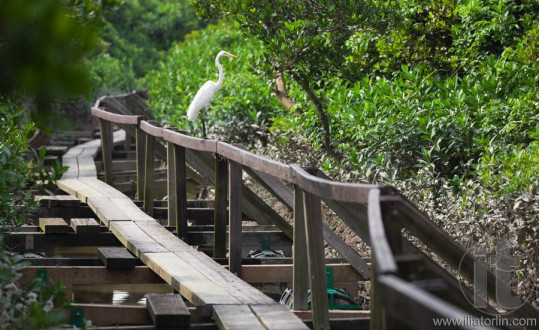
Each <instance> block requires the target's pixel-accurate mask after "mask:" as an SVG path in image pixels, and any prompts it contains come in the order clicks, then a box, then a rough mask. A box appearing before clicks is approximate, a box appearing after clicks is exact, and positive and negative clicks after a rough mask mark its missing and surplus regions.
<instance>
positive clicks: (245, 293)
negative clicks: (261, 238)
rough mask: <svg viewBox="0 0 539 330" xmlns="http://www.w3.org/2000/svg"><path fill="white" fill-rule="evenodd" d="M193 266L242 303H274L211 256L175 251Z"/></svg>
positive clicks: (192, 251)
mask: <svg viewBox="0 0 539 330" xmlns="http://www.w3.org/2000/svg"><path fill="white" fill-rule="evenodd" d="M176 254H177V255H178V256H179V257H181V258H182V259H183V260H185V261H186V262H187V263H188V264H189V265H191V266H192V267H193V268H195V269H197V270H199V271H200V272H201V273H203V274H204V276H206V277H207V278H208V279H209V280H211V281H212V282H213V283H215V284H217V285H218V286H219V287H221V288H223V289H224V290H225V291H227V292H228V293H230V294H231V295H232V296H234V298H236V299H238V301H240V302H241V303H243V304H263V305H265V304H270V305H271V304H276V302H275V301H274V300H273V299H271V298H270V297H268V296H266V295H264V294H263V293H262V292H260V291H259V290H257V289H255V288H253V287H252V286H250V285H249V284H247V283H246V282H245V281H243V280H242V279H240V278H238V277H236V276H235V275H234V274H232V273H231V272H229V271H227V270H226V269H224V268H223V267H222V266H221V265H219V264H217V263H216V262H215V261H214V260H213V259H212V258H210V257H208V256H207V255H206V254H205V253H202V252H200V251H194V250H192V249H191V250H189V251H184V252H178V253H176Z"/></svg>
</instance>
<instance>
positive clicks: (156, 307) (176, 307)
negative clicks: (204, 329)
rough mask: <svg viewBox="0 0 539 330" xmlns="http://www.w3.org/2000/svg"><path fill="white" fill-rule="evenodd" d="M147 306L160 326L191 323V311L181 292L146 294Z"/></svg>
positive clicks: (177, 325)
mask: <svg viewBox="0 0 539 330" xmlns="http://www.w3.org/2000/svg"><path fill="white" fill-rule="evenodd" d="M146 307H147V308H148V311H149V312H150V316H151V317H152V320H153V323H154V324H155V325H156V326H158V327H161V326H168V327H185V326H189V325H190V324H191V312H190V311H189V309H188V308H187V306H186V305H185V302H184V301H183V299H182V297H181V296H180V295H179V294H155V293H149V294H147V295H146Z"/></svg>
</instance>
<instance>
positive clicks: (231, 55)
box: [225, 52, 237, 58]
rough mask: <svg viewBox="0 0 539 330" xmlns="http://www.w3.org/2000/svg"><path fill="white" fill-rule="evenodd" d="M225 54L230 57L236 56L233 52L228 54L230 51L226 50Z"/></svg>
mask: <svg viewBox="0 0 539 330" xmlns="http://www.w3.org/2000/svg"><path fill="white" fill-rule="evenodd" d="M225 55H226V56H230V57H234V58H237V56H236V55H234V54H230V53H227V52H225Z"/></svg>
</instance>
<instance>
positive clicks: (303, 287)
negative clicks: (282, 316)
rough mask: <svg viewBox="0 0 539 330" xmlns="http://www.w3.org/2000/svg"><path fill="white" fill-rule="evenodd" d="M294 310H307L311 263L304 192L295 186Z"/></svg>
mask: <svg viewBox="0 0 539 330" xmlns="http://www.w3.org/2000/svg"><path fill="white" fill-rule="evenodd" d="M293 203H294V204H293V205H294V206H293V208H294V239H293V242H294V253H293V258H294V278H293V286H292V288H293V292H294V298H293V299H294V309H295V310H307V308H308V304H307V290H308V289H309V268H308V267H309V263H308V260H307V242H306V232H305V213H304V210H303V190H302V189H301V188H300V187H299V186H296V185H294V202H293Z"/></svg>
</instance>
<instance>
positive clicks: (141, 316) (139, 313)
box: [70, 303, 152, 329]
mask: <svg viewBox="0 0 539 330" xmlns="http://www.w3.org/2000/svg"><path fill="white" fill-rule="evenodd" d="M70 306H71V307H80V308H82V310H83V312H84V318H85V319H86V320H91V321H92V325H93V326H99V327H104V326H111V327H114V329H121V328H122V327H118V324H122V325H126V326H130V327H129V329H137V328H136V326H137V325H140V324H143V325H144V326H143V327H141V329H145V328H146V329H147V327H148V326H147V325H149V324H152V319H151V317H150V313H149V312H148V309H147V308H146V307H145V306H140V305H139V306H137V305H111V304H79V303H71V305H70ZM107 329H110V328H107Z"/></svg>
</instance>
